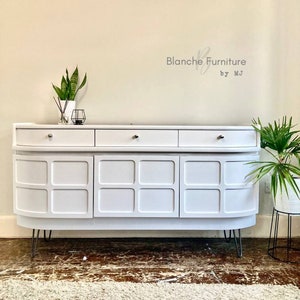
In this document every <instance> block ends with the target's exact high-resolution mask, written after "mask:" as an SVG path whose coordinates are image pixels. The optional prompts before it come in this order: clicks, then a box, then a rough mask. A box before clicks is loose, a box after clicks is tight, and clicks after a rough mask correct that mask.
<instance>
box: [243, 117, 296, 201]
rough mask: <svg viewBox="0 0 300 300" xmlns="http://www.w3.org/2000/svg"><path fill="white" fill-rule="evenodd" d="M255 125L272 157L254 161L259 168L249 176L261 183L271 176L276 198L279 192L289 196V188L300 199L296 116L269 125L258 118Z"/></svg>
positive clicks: (264, 147)
mask: <svg viewBox="0 0 300 300" xmlns="http://www.w3.org/2000/svg"><path fill="white" fill-rule="evenodd" d="M252 126H253V128H254V129H255V130H256V131H257V132H258V133H259V134H260V138H261V148H262V149H264V150H265V151H266V152H267V153H268V154H269V157H270V160H265V161H262V160H261V161H254V162H250V164H252V165H254V166H255V168H254V169H253V171H251V172H250V173H249V174H248V175H247V178H248V179H250V180H252V181H254V182H257V181H260V180H261V179H262V178H264V177H265V176H267V175H268V176H270V180H271V182H270V184H271V185H270V186H271V193H272V195H273V198H274V201H276V196H277V195H278V193H279V192H280V194H282V193H283V192H285V193H286V194H287V195H288V189H289V188H291V191H293V192H294V193H295V194H296V196H297V197H298V198H300V189H299V186H298V185H297V183H296V181H295V177H299V176H300V168H299V166H300V136H299V130H295V129H294V127H295V125H293V120H292V117H290V118H289V119H287V117H286V116H285V117H283V118H282V120H278V121H276V120H275V121H274V122H273V123H268V124H267V125H265V126H264V125H263V124H262V122H261V120H260V119H259V118H258V119H257V120H253V121H252Z"/></svg>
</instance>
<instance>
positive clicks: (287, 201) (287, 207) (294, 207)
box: [274, 178, 300, 213]
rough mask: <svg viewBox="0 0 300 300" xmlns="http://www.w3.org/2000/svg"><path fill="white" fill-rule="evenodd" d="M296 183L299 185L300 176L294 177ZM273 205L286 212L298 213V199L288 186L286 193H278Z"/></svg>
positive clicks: (299, 202) (299, 201) (299, 206)
mask: <svg viewBox="0 0 300 300" xmlns="http://www.w3.org/2000/svg"><path fill="white" fill-rule="evenodd" d="M295 181H296V183H297V185H298V186H299V187H300V178H295ZM274 206H275V208H276V209H277V210H278V211H281V212H286V213H300V199H298V197H297V195H296V194H295V192H294V191H293V190H292V188H291V187H289V186H288V195H287V194H286V193H285V192H283V193H282V195H281V194H280V193H279V194H278V196H277V197H276V200H275V201H274Z"/></svg>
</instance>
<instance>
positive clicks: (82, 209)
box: [51, 189, 88, 215]
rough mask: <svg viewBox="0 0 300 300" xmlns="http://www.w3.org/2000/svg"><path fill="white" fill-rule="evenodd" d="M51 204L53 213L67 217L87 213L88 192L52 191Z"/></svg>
mask: <svg viewBox="0 0 300 300" xmlns="http://www.w3.org/2000/svg"><path fill="white" fill-rule="evenodd" d="M51 202H52V212H53V213H59V214H65V215H68V214H86V213H87V212H88V192H87V191H86V190H67V189H66V190H54V191H52V199H51Z"/></svg>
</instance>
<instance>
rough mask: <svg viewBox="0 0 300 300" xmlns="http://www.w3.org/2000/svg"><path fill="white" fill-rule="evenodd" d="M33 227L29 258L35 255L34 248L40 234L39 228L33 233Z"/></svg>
mask: <svg viewBox="0 0 300 300" xmlns="http://www.w3.org/2000/svg"><path fill="white" fill-rule="evenodd" d="M35 231H36V230H35V229H32V238H31V258H33V257H35V254H36V249H37V243H38V239H39V235H40V230H39V229H38V230H37V232H36V234H35Z"/></svg>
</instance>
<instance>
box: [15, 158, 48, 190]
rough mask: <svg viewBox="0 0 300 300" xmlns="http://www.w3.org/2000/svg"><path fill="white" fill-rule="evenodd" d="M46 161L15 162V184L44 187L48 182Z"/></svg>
mask: <svg viewBox="0 0 300 300" xmlns="http://www.w3.org/2000/svg"><path fill="white" fill-rule="evenodd" d="M47 174H48V168H47V162H46V161H35V160H22V159H17V160H16V182H17V183H23V184H40V185H45V184H46V183H47V180H48V176H47Z"/></svg>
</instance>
